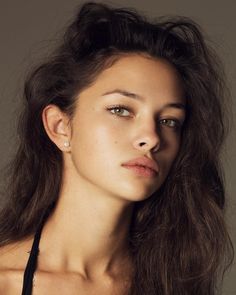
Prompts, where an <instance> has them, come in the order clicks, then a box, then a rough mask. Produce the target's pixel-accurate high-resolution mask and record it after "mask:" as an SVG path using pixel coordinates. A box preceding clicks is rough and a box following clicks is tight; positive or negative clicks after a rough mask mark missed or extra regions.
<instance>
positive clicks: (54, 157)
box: [0, 2, 233, 295]
mask: <svg viewBox="0 0 236 295" xmlns="http://www.w3.org/2000/svg"><path fill="white" fill-rule="evenodd" d="M132 53H139V54H145V55H148V56H150V57H152V58H162V59H166V60H168V61H169V62H170V63H171V64H172V65H173V66H174V67H175V68H176V69H177V71H178V72H179V74H180V75H181V77H182V80H183V85H184V89H185V94H186V101H187V119H186V121H185V124H184V127H183V130H182V141H181V148H180V151H179V154H178V156H177V158H176V160H175V162H174V164H173V167H172V169H171V171H170V173H169V175H168V177H167V179H166V180H165V183H164V184H163V185H162V187H161V188H160V189H159V190H158V191H157V192H156V193H154V194H153V195H152V196H150V197H149V198H148V199H147V200H144V201H141V202H137V203H135V205H134V212H133V216H132V222H131V225H130V232H129V241H130V252H131V253H132V259H133V264H134V266H135V272H134V275H133V278H132V282H131V283H132V284H131V289H130V290H129V291H128V292H129V294H131V295H154V294H155V295H185V294H188V295H189V294H192V295H213V294H216V293H217V292H218V291H219V290H220V286H221V282H222V278H223V274H224V272H225V270H226V269H227V267H228V266H229V265H230V263H231V262H232V259H233V246H232V243H231V240H230V237H229V235H228V232H227V228H226V225H225V221H224V211H225V193H224V183H223V173H222V168H221V164H220V153H221V148H222V144H223V142H224V138H225V135H226V129H227V128H226V127H227V124H226V122H225V117H226V116H225V109H226V108H225V106H226V104H227V102H226V101H227V97H226V95H225V89H226V88H225V82H224V75H223V70H222V66H221V63H220V61H219V60H218V58H217V56H216V54H215V53H214V51H213V50H212V49H211V48H210V46H209V45H208V44H207V41H206V39H205V37H204V36H203V33H202V31H201V28H200V27H199V25H197V24H196V23H195V22H194V21H192V20H190V19H189V18H186V17H168V18H160V19H156V20H155V21H151V20H148V19H147V18H146V17H144V16H142V15H140V14H139V13H138V12H137V11H135V10H133V9H123V8H113V7H110V6H108V5H105V4H101V3H100V4H98V3H93V2H89V3H85V4H83V5H82V6H81V7H80V9H79V11H78V14H77V15H76V17H75V19H74V20H73V21H72V23H71V24H70V25H69V27H68V28H67V30H66V32H65V34H64V36H63V38H62V41H61V43H60V44H59V45H58V47H57V48H56V50H55V51H54V52H53V53H52V55H51V56H50V57H49V58H48V59H47V60H45V61H44V63H43V64H41V65H39V66H37V67H36V68H35V69H34V70H33V71H32V72H31V73H30V75H29V77H28V78H27V80H26V83H25V88H24V100H23V108H22V113H21V115H20V118H19V127H18V135H19V136H18V138H19V141H18V146H17V152H16V154H15V157H14V159H13V160H12V162H11V163H10V165H9V169H8V174H7V177H8V178H7V179H8V182H7V185H6V190H5V193H4V198H5V202H4V203H5V205H4V206H3V208H2V212H1V216H0V246H3V245H6V244H9V243H11V242H14V241H19V240H23V239H25V238H27V237H30V236H31V235H33V234H34V233H35V231H36V229H37V228H38V227H39V225H40V223H42V222H43V219H44V218H45V215H46V216H48V215H49V214H51V213H52V212H53V209H54V208H55V205H56V203H57V199H58V195H59V191H60V186H61V181H62V169H63V158H62V153H61V151H60V150H59V149H58V148H57V147H56V146H55V144H54V143H52V142H51V141H50V139H49V138H48V136H47V134H46V132H45V130H44V127H43V123H42V118H41V116H42V111H43V109H44V108H45V107H46V106H47V105H48V104H55V105H57V106H58V107H59V108H60V109H61V110H62V111H63V112H65V113H67V114H68V115H69V116H70V117H71V118H72V117H73V114H74V110H75V97H76V96H77V95H78V93H80V91H81V90H82V89H84V88H86V87H88V86H89V85H91V83H92V82H93V81H94V80H95V79H96V77H97V75H98V74H99V73H100V72H101V71H102V70H104V69H105V68H107V67H109V66H110V65H111V64H112V62H113V61H114V59H115V58H119V56H122V55H124V54H132Z"/></svg>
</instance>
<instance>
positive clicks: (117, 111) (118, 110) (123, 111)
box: [107, 105, 131, 117]
mask: <svg viewBox="0 0 236 295" xmlns="http://www.w3.org/2000/svg"><path fill="white" fill-rule="evenodd" d="M107 110H108V111H110V112H111V113H112V114H114V115H117V116H120V117H129V116H130V113H131V110H130V109H129V108H128V107H126V106H123V105H115V106H111V107H109V108H107Z"/></svg>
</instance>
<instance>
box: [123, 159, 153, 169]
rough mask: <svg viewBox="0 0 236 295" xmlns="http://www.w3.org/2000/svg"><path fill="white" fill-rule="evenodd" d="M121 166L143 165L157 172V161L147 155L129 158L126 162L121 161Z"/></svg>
mask: <svg viewBox="0 0 236 295" xmlns="http://www.w3.org/2000/svg"><path fill="white" fill-rule="evenodd" d="M122 166H144V167H148V168H150V169H152V170H154V171H156V172H158V170H159V168H158V165H157V163H156V162H155V161H153V160H151V159H149V158H147V157H139V158H135V159H133V160H130V161H128V162H126V163H123V164H122Z"/></svg>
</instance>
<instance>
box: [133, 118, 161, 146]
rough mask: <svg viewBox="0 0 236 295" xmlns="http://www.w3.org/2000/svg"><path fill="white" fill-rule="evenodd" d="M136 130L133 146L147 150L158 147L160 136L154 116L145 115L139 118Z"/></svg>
mask: <svg viewBox="0 0 236 295" xmlns="http://www.w3.org/2000/svg"><path fill="white" fill-rule="evenodd" d="M136 131H137V132H136V138H135V140H134V145H135V148H138V149H140V148H141V149H148V150H149V149H153V148H157V147H158V148H159V146H160V141H161V138H160V134H159V130H158V126H157V120H156V118H155V117H152V116H146V117H145V118H144V117H143V118H142V119H141V118H140V120H139V122H138V126H137V129H136Z"/></svg>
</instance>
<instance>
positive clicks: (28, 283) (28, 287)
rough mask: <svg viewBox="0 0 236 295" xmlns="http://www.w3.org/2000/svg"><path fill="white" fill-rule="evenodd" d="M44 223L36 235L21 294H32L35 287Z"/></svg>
mask: <svg viewBox="0 0 236 295" xmlns="http://www.w3.org/2000/svg"><path fill="white" fill-rule="evenodd" d="M42 228H43V225H41V226H40V228H39V229H38V230H37V232H36V233H35V236H34V241H33V244H32V248H31V251H30V256H29V259H28V262H27V265H26V268H25V272H24V281H23V288H22V293H21V295H31V294H32V288H33V279H34V272H35V270H36V268H37V260H38V254H39V241H40V237H41V232H42Z"/></svg>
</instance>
